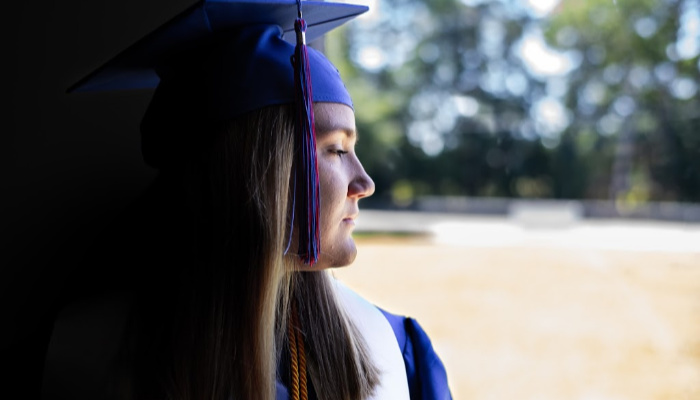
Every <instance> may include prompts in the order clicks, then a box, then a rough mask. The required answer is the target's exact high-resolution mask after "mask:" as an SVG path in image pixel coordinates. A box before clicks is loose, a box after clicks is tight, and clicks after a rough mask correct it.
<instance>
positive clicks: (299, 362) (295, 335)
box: [288, 301, 309, 400]
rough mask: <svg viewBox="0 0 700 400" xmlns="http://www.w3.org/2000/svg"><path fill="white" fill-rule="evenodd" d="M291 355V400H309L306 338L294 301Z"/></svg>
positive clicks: (290, 339) (289, 326)
mask: <svg viewBox="0 0 700 400" xmlns="http://www.w3.org/2000/svg"><path fill="white" fill-rule="evenodd" d="M288 330H289V353H290V363H291V368H290V371H291V375H292V378H291V390H292V393H291V399H292V400H308V398H309V392H308V390H307V388H306V352H305V351H304V337H303V335H302V334H301V329H300V325H299V314H298V313H297V307H296V302H295V301H292V309H291V315H290V316H289V324H288Z"/></svg>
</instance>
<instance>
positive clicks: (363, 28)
mask: <svg viewBox="0 0 700 400" xmlns="http://www.w3.org/2000/svg"><path fill="white" fill-rule="evenodd" d="M532 3H533V4H534V2H532ZM545 3H546V2H545ZM550 3H552V2H550ZM552 5H556V7H555V8H553V9H545V10H542V9H538V8H537V7H535V6H533V5H532V4H530V3H528V2H525V1H509V0H461V1H457V0H439V1H436V0H430V1H428V0H383V1H382V2H379V3H378V9H377V10H375V12H374V13H373V14H372V15H370V16H369V17H368V18H365V19H364V20H361V21H358V23H356V24H352V25H350V26H349V27H348V28H347V29H346V30H343V31H341V33H340V34H337V35H332V36H331V37H330V39H329V40H333V41H335V42H336V43H334V44H333V46H328V47H329V48H331V49H334V50H336V51H337V53H335V54H330V56H331V58H332V59H334V61H335V62H336V63H337V64H338V66H339V69H341V73H342V74H343V76H344V77H345V79H346V81H347V84H348V87H349V89H350V91H351V92H352V94H353V97H354V99H355V102H356V104H358V107H357V122H358V129H359V130H360V132H361V136H362V140H361V141H360V142H359V143H358V151H359V152H360V153H361V156H362V158H363V161H364V163H365V166H366V168H367V170H368V172H369V173H370V174H371V175H372V176H373V178H374V179H375V181H376V183H377V194H376V196H375V198H374V201H376V202H393V203H394V204H398V205H408V204H410V203H411V199H412V198H415V197H416V196H420V195H424V194H437V195H469V196H504V197H537V198H542V197H546V198H611V199H615V200H620V201H624V202H627V203H630V204H634V203H640V202H645V201H648V200H673V201H700V132H698V128H699V126H698V125H699V124H700V123H699V121H700V104H699V100H698V96H697V95H696V94H697V91H698V85H699V84H700V80H699V79H698V76H699V75H700V74H699V73H698V72H699V71H698V70H699V69H700V63H699V61H698V53H700V33H699V29H700V28H698V25H700V4H699V2H698V0H662V1H655V0H586V1H580V0H570V1H566V0H564V1H562V2H560V3H559V4H556V2H553V3H552ZM341 54H349V58H347V59H345V61H343V60H344V59H343V57H341Z"/></svg>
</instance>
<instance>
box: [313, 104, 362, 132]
mask: <svg viewBox="0 0 700 400" xmlns="http://www.w3.org/2000/svg"><path fill="white" fill-rule="evenodd" d="M314 118H315V122H316V133H317V134H323V133H327V132H333V131H339V130H340V131H346V132H347V133H348V134H351V133H352V134H354V133H355V113H354V112H353V110H352V108H350V107H349V106H347V105H345V104H339V103H314Z"/></svg>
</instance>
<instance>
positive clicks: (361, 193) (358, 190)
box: [348, 160, 374, 199]
mask: <svg viewBox="0 0 700 400" xmlns="http://www.w3.org/2000/svg"><path fill="white" fill-rule="evenodd" d="M355 171H356V173H355V176H354V177H353V179H352V180H351V181H350V185H349V186H348V197H353V198H356V199H361V198H363V197H369V196H371V195H372V194H374V181H373V180H372V178H370V177H369V175H368V174H367V172H366V171H365V169H364V167H363V166H362V163H360V160H357V168H356V169H355Z"/></svg>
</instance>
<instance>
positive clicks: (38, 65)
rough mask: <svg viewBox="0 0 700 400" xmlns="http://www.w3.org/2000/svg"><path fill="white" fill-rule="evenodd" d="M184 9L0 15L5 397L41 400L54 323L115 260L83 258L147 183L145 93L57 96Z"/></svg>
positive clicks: (115, 4)
mask: <svg viewBox="0 0 700 400" xmlns="http://www.w3.org/2000/svg"><path fill="white" fill-rule="evenodd" d="M192 3H193V1H184V0H179V1H143V0H139V1H135V0H127V1H84V0H74V1H73V0H69V1H66V2H53V1H48V0H46V1H39V2H16V3H11V4H10V5H9V6H6V8H5V10H4V11H3V23H2V25H3V27H4V28H5V29H7V34H4V35H3V42H4V43H3V45H2V48H3V50H4V56H3V60H4V61H3V71H4V72H5V73H4V74H3V76H4V77H5V79H4V85H3V89H4V90H3V91H2V93H3V96H4V97H5V100H4V101H3V104H6V105H7V104H9V105H10V107H9V108H5V109H4V112H3V115H4V118H2V121H3V125H2V127H1V128H0V131H1V132H2V134H1V135H0V160H1V161H0V162H2V165H1V168H0V171H1V172H0V174H2V176H1V177H0V181H1V182H2V183H3V189H2V196H0V198H2V201H1V204H0V209H1V210H2V217H1V218H0V221H1V222H0V225H1V226H2V240H1V241H0V243H2V244H1V245H0V246H1V247H2V248H1V249H0V254H2V259H1V260H0V294H1V295H2V299H1V301H0V307H2V310H0V315H2V316H3V320H2V324H0V326H1V327H2V329H0V349H1V351H2V355H0V360H2V361H1V362H2V364H3V370H5V371H8V372H9V373H5V374H3V379H4V380H6V382H4V383H3V385H2V386H3V388H4V389H3V392H4V393H5V394H10V393H15V394H17V393H21V396H20V397H21V398H27V399H30V398H38V397H39V396H40V390H41V372H42V369H43V362H44V354H45V351H46V348H47V345H48V341H49V338H50V334H51V329H52V324H53V318H54V316H55V314H56V313H57V312H58V311H59V310H60V308H61V307H62V306H63V305H64V304H65V302H66V300H67V299H69V298H71V297H72V296H73V297H74V295H75V294H76V293H77V292H80V291H84V290H88V291H89V290H92V289H98V290H99V288H91V287H90V285H95V283H94V282H99V281H100V280H104V279H105V278H107V277H108V275H106V274H107V269H106V268H104V267H103V266H104V265H108V264H110V261H111V260H113V259H114V257H115V256H116V255H115V254H102V253H98V254H96V256H95V257H92V258H91V260H90V264H89V265H87V264H86V263H85V262H84V260H85V255H86V254H87V253H88V251H89V249H90V248H91V247H92V245H93V244H94V243H95V242H96V238H98V237H101V236H102V237H103V236H104V235H108V234H109V233H110V232H108V229H109V228H108V227H109V226H110V224H111V223H112V222H113V221H114V220H115V218H117V216H118V215H120V213H121V212H123V210H124V209H125V208H126V207H127V205H129V204H130V203H131V202H132V201H133V200H134V199H135V198H136V197H137V196H138V195H139V194H140V193H142V192H143V191H144V190H145V189H146V188H147V187H148V185H149V183H150V182H151V181H152V180H153V178H154V176H155V171H154V170H152V169H150V168H148V167H147V166H146V165H145V164H144V163H143V161H142V159H141V152H140V137H139V123H140V119H141V116H142V115H143V113H144V111H145V108H146V105H147V104H148V101H149V99H150V96H151V92H150V91H135V92H123V93H109V94H99V93H97V94H72V95H68V94H66V93H65V90H66V88H68V87H69V86H70V85H71V84H73V83H75V82H76V81H77V80H78V79H80V78H81V77H83V76H84V75H85V74H87V73H89V72H90V71H92V70H93V69H95V68H96V67H98V66H99V65H101V64H102V63H103V62H105V61H107V60H108V59H109V58H110V57H111V56H113V55H114V54H116V53H117V52H119V51H121V50H122V49H124V48H126V47H127V46H129V45H130V44H131V43H133V42H134V41H135V40H137V39H138V38H140V37H141V36H143V35H144V34H145V33H147V32H149V31H151V30H152V29H153V28H154V27H157V26H158V25H160V24H161V23H163V22H164V21H166V20H167V19H169V18H170V17H172V16H174V15H175V14H177V13H178V12H179V11H181V10H182V9H184V8H186V7H187V6H189V5H190V4H192ZM123 232H124V234H128V231H127V230H124V231H123ZM116 251H118V250H116ZM83 267H84V268H83ZM85 271H90V276H89V277H87V276H85Z"/></svg>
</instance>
